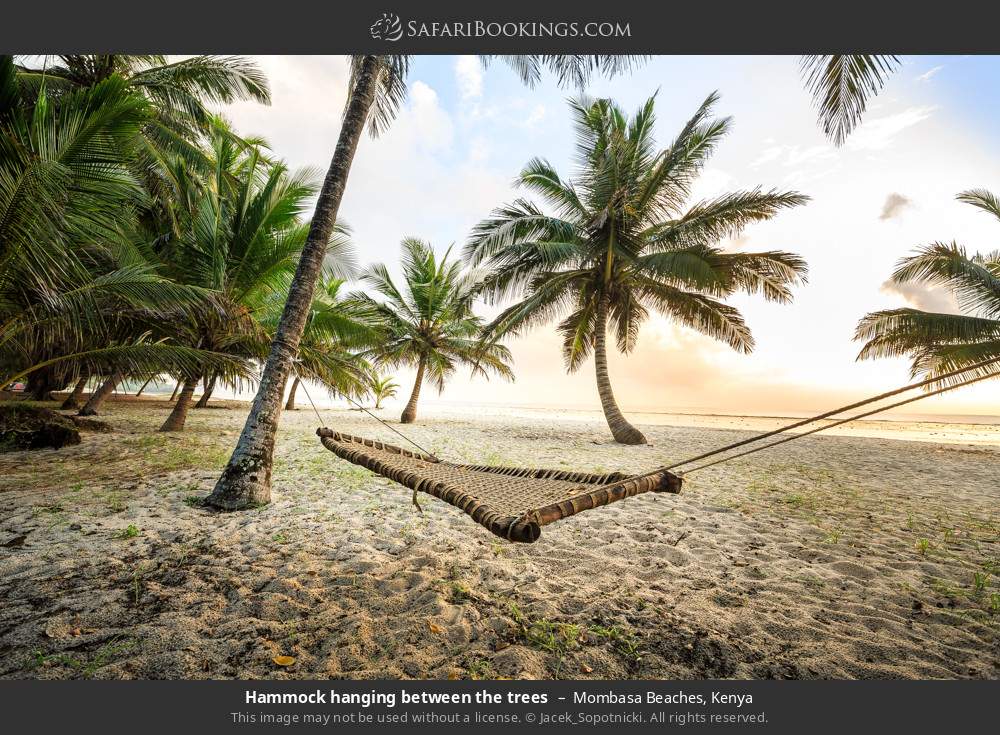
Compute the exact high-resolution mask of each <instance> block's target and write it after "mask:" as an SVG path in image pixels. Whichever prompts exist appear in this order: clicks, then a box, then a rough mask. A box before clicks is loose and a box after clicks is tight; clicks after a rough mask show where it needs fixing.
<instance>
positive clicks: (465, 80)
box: [455, 56, 483, 100]
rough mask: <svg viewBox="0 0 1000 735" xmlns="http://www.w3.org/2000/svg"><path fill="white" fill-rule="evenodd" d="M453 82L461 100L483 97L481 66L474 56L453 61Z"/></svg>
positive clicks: (460, 57)
mask: <svg viewBox="0 0 1000 735" xmlns="http://www.w3.org/2000/svg"><path fill="white" fill-rule="evenodd" d="M455 82H456V83H457V84H458V94H459V96H461V98H462V99H463V100H471V99H478V98H479V97H482V96H483V65H482V64H481V63H480V61H479V59H478V58H476V57H475V56H459V57H458V58H457V59H456V60H455Z"/></svg>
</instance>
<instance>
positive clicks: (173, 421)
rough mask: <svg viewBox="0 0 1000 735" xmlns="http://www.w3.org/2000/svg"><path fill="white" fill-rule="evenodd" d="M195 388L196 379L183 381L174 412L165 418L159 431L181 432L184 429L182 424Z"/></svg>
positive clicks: (185, 418) (185, 419) (196, 384)
mask: <svg viewBox="0 0 1000 735" xmlns="http://www.w3.org/2000/svg"><path fill="white" fill-rule="evenodd" d="M197 386H198V379H197V378H195V379H193V380H185V381H184V389H183V390H182V391H181V394H180V395H179V396H178V397H177V403H176V404H174V410H173V411H171V412H170V415H169V416H167V420H166V421H164V422H163V426H161V427H160V431H181V430H182V429H183V428H184V422H185V421H187V415H188V409H189V408H191V399H192V398H193V397H194V389H195V388H196V387H197Z"/></svg>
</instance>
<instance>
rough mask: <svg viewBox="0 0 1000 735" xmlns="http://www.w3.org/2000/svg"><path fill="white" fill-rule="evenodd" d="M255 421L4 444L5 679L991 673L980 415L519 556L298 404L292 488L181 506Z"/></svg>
mask: <svg viewBox="0 0 1000 735" xmlns="http://www.w3.org/2000/svg"><path fill="white" fill-rule="evenodd" d="M244 410H245V409H244V408H243V407H239V408H238V409H236V410H230V409H209V410H202V411H192V414H191V420H190V422H189V426H188V430H187V431H186V432H185V433H184V434H183V435H162V434H156V433H155V432H154V429H155V427H156V426H158V425H159V423H161V422H162V420H163V417H164V412H165V411H166V407H165V405H163V404H162V403H157V404H153V403H133V404H112V405H111V406H110V408H109V412H108V416H107V417H106V418H107V420H109V421H110V422H111V423H112V424H114V426H115V427H116V431H115V433H112V434H107V435H100V434H87V435H86V436H85V437H84V442H83V444H81V445H80V446H78V447H72V448H68V449H64V450H59V451H52V450H45V451H39V452H33V453H30V454H29V453H16V454H7V455H0V545H2V544H5V543H11V542H12V541H13V543H14V544H15V545H11V546H6V547H0V599H2V600H3V604H2V606H0V676H3V677H8V678H9V677H15V678H19V677H42V678H66V677H83V676H92V677H100V678H120V677H125V678H142V677H170V678H182V677H183V678H202V677H264V678H267V677H274V678H283V677H302V678H314V677H349V678H367V677H436V678H447V677H532V678H549V677H565V678H591V677H592V678H676V677H680V678H685V677H696V678H697V677H711V678H714V677H793V678H811V677H837V678H852V677H935V678H937V677H940V678H963V677H985V678H998V677H1000V643H998V631H1000V625H998V623H1000V586H998V575H1000V518H998V502H997V501H998V497H1000V464H998V458H1000V457H998V455H1000V441H998V440H997V437H996V434H992V439H991V437H990V431H986V432H985V436H984V435H983V434H984V431H983V429H982V427H972V426H969V427H955V426H954V425H952V426H948V427H944V428H941V427H934V426H928V425H920V424H912V423H911V424H907V423H899V422H881V423H880V424H879V425H878V427H877V433H876V434H875V436H874V437H873V436H872V432H871V428H872V427H868V429H869V433H868V434H866V435H865V438H861V437H859V436H833V437H824V436H823V435H819V436H816V437H808V438H805V439H802V440H800V441H795V442H792V443H790V444H788V445H787V446H785V447H782V448H781V449H779V450H775V451H774V452H764V453H760V454H757V455H754V456H753V457H751V458H748V459H746V460H742V461H739V462H736V463H731V464H725V465H722V466H720V467H718V468H713V469H710V470H706V471H705V472H703V473H699V474H695V475H693V476H692V477H691V478H690V480H689V482H688V483H687V484H686V487H685V491H684V493H683V494H681V495H680V496H674V495H658V496H652V495H645V496H641V497H638V498H634V499H630V500H628V501H625V502H623V503H618V504H616V505H613V506H611V507H609V508H605V509H601V510H596V511H591V512H587V513H583V514H580V515H578V516H576V517H574V518H571V519H567V520H564V521H561V522H559V523H556V524H554V525H551V526H547V527H545V528H544V529H543V533H542V537H541V539H540V540H539V541H538V542H537V543H535V544H533V545H518V544H511V543H508V542H506V541H502V540H500V539H497V538H495V537H493V536H492V535H491V534H490V533H488V532H487V531H485V530H484V529H482V528H481V527H480V526H478V525H476V524H475V523H473V522H471V521H470V520H469V519H468V518H467V517H466V516H465V515H464V514H463V513H462V512H461V511H459V510H457V509H455V508H452V507H451V506H448V505H446V504H444V503H442V502H440V501H436V500H434V499H432V498H429V497H426V496H424V501H423V506H424V510H425V512H424V514H423V515H420V514H417V513H416V512H415V510H414V508H413V506H412V505H411V504H410V493H409V491H408V490H405V489H402V488H399V487H398V486H396V485H393V484H392V483H390V482H388V481H386V480H384V479H382V478H379V477H376V476H374V475H372V474H371V473H369V472H367V471H365V470H363V469H361V468H358V467H355V466H353V465H350V464H347V463H345V462H343V461H341V460H338V459H337V458H336V457H334V456H333V455H332V454H330V453H329V452H327V451H326V450H325V449H323V448H322V447H321V445H320V444H319V443H318V441H317V440H316V438H315V436H314V435H313V433H312V432H313V429H314V428H315V423H316V421H315V417H314V416H313V415H312V413H311V411H306V410H299V411H296V412H292V413H288V414H286V415H285V417H284V418H283V420H282V427H283V429H282V433H281V436H280V446H279V452H278V459H277V467H276V471H275V492H274V502H273V503H271V504H270V505H269V506H267V507H265V508H263V509H260V510H255V511H249V512H243V513H233V514H216V513H212V512H209V511H206V510H204V509H201V508H199V507H196V506H193V505H190V504H188V503H187V502H185V498H189V497H194V496H199V495H201V496H203V495H205V494H206V493H207V492H208V491H209V490H210V489H211V487H212V484H213V481H214V478H215V477H216V476H217V468H218V467H219V466H220V463H221V462H222V461H223V460H224V458H225V455H226V453H227V451H228V449H229V448H230V447H231V446H232V444H233V442H234V440H235V436H236V433H237V432H238V430H239V428H240V427H241V426H242V420H243V416H244V413H243V411H244ZM424 410H425V415H428V416H433V414H431V413H430V411H429V410H428V409H426V408H425V409H424ZM326 413H327V416H329V417H330V419H331V420H332V421H335V422H336V425H337V427H338V428H342V429H343V430H345V431H349V432H352V433H363V434H365V435H370V436H374V437H377V438H381V439H384V440H386V441H392V442H393V443H398V441H399V440H398V438H396V437H394V436H393V435H392V434H391V433H390V432H388V431H387V430H385V429H383V428H381V427H379V426H378V425H377V424H375V423H374V422H373V421H371V420H370V419H366V418H365V417H364V416H362V415H360V414H358V413H357V412H348V411H339V412H338V411H327V412H326ZM445 414H447V415H445ZM385 415H386V417H387V418H389V417H390V415H391V414H390V413H389V412H386V413H385ZM332 421H331V422H332ZM768 421H769V420H768V419H739V418H738V417H737V418H736V419H733V418H729V419H726V420H725V422H724V421H722V419H721V418H719V417H711V418H704V417H701V418H698V417H696V418H694V419H693V418H691V417H687V418H680V419H677V420H676V423H677V424H678V425H676V426H670V425H656V426H643V429H644V430H645V431H646V433H647V435H648V436H649V437H650V439H651V441H652V442H653V445H652V446H646V447H622V446H619V445H615V444H613V443H611V442H610V441H609V436H608V433H607V430H606V428H605V427H604V426H603V425H602V424H601V423H600V422H599V421H595V420H581V419H580V418H579V417H573V418H567V417H562V418H559V417H553V418H546V417H545V416H544V415H542V416H524V415H521V416H494V417H491V416H479V417H475V418H473V417H468V416H467V417H462V416H457V415H452V414H451V413H448V412H440V413H439V415H438V416H436V417H432V418H430V419H425V420H421V421H420V422H419V423H418V424H416V425H414V426H411V427H407V428H406V431H407V433H409V434H410V435H411V436H413V437H414V439H416V440H417V441H418V442H419V443H420V444H422V445H424V446H426V447H428V448H429V449H431V450H432V451H434V452H436V453H438V454H439V455H441V456H444V457H447V458H450V459H456V460H460V461H473V460H474V461H476V462H485V463H496V464H522V465H533V466H552V467H573V468H578V469H586V470H610V469H624V470H639V469H646V468H649V467H651V466H655V465H657V464H661V463H664V462H668V461H670V460H673V459H677V458H680V457H683V456H688V455H691V454H695V453H698V452H699V451H702V450H704V449H706V448H709V447H712V446H716V445H719V444H723V443H726V442H729V441H732V440H734V439H736V438H740V437H742V436H746V435H747V433H746V431H745V429H754V430H759V429H761V428H766V427H765V426H764V425H762V422H763V423H765V424H766V422H768ZM726 422H728V423H726ZM734 425H735V426H739V427H740V428H742V429H744V430H743V431H740V430H735V429H734V428H733V426H734ZM722 427H728V428H722ZM934 432H939V433H940V432H947V433H948V436H947V437H946V439H945V441H947V442H950V443H942V442H941V438H942V437H940V436H936V435H935V434H934ZM963 432H965V433H963ZM891 437H904V438H908V439H916V438H919V439H921V441H899V440H897V439H893V438H891ZM192 467H193V469H192ZM130 525H133V526H134V527H135V528H136V529H137V530H138V531H139V535H138V536H135V537H133V538H126V537H125V536H126V535H127V534H126V533H123V532H124V531H125V530H126V529H127V528H128V527H129V526H130ZM21 536H25V538H24V539H23V542H22V543H20V545H17V544H18V539H19V538H20V537H21ZM977 574H979V575H980V576H979V577H978V578H977V577H976V575H977ZM977 579H978V580H979V587H984V588H983V589H977V582H976V580H977ZM984 585H985V586H984ZM994 607H995V608H996V609H994ZM278 654H285V655H290V656H294V657H295V663H294V664H293V665H292V666H290V667H287V668H282V667H279V666H277V665H275V663H274V662H273V661H272V657H273V656H275V655H278Z"/></svg>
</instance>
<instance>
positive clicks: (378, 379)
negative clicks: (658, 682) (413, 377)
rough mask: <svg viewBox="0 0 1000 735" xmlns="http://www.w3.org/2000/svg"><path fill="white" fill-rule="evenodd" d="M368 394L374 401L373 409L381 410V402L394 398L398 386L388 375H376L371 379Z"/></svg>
mask: <svg viewBox="0 0 1000 735" xmlns="http://www.w3.org/2000/svg"><path fill="white" fill-rule="evenodd" d="M368 390H369V393H371V396H372V398H374V399H375V409H376V410H378V409H380V408H382V401H384V400H385V399H387V398H395V397H396V391H397V390H399V385H398V384H397V383H396V382H395V381H394V380H393V379H392V378H391V377H389V376H388V375H376V376H374V377H373V378H372V379H371V386H370V387H369V389H368Z"/></svg>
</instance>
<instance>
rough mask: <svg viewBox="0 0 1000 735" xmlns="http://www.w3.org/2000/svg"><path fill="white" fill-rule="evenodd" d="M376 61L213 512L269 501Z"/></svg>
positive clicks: (362, 70)
mask: <svg viewBox="0 0 1000 735" xmlns="http://www.w3.org/2000/svg"><path fill="white" fill-rule="evenodd" d="M381 64H382V62H381V61H380V60H379V58H378V57H377V56H365V57H364V58H363V59H362V60H361V63H360V64H359V67H358V73H357V76H356V77H355V80H354V88H353V89H352V90H351V93H350V98H349V100H348V103H347V109H346V110H345V112H344V121H343V123H342V124H341V126H340V136H339V138H338V140H337V148H336V149H335V150H334V153H333V159H332V160H331V161H330V168H329V170H328V171H327V172H326V178H325V179H324V180H323V188H322V189H321V190H320V194H319V198H318V199H317V201H316V211H315V213H314V214H313V218H312V223H311V225H310V227H309V236H308V238H307V239H306V244H305V247H304V248H303V249H302V254H301V256H300V257H299V263H298V266H297V268H296V270H295V277H294V278H293V279H292V284H291V287H290V288H289V290H288V299H287V300H286V302H285V309H284V311H283V312H282V314H281V321H280V322H279V323H278V328H277V330H276V332H275V335H274V341H273V342H272V343H271V352H270V354H269V355H268V357H267V362H266V363H265V364H264V370H263V373H262V374H261V379H260V385H259V387H258V388H257V395H256V396H255V397H254V400H253V405H252V406H251V408H250V415H249V416H247V420H246V423H245V424H244V426H243V433H242V434H240V439H239V442H238V443H237V444H236V450H235V451H234V452H233V456H232V457H230V458H229V463H228V464H227V465H226V469H225V470H223V472H222V476H221V477H220V478H219V481H218V482H217V483H216V485H215V488H214V489H213V490H212V494H211V495H209V496H208V499H207V502H208V503H209V504H211V505H213V506H215V507H217V508H223V509H226V510H238V509H241V508H248V507H252V506H255V505H258V504H260V503H269V502H270V501H271V465H272V463H273V460H274V438H275V435H276V434H277V431H278V420H279V419H280V418H281V399H282V397H283V394H284V392H285V383H286V382H287V380H288V373H289V370H290V369H291V365H292V360H293V359H294V357H295V354H296V353H297V352H298V348H299V340H300V339H302V330H303V329H304V328H305V325H306V318H307V317H308V315H309V308H310V306H311V305H312V299H313V292H314V291H315V290H316V281H317V280H318V279H319V276H320V272H321V270H322V267H323V258H324V256H325V255H326V248H327V242H328V241H329V239H330V235H331V234H332V233H333V226H334V224H335V223H336V221H337V211H338V210H339V209H340V201H341V199H343V196H344V188H345V187H346V186H347V177H348V174H350V171H351V163H352V162H353V161H354V154H355V152H356V151H357V148H358V141H359V140H361V134H362V132H364V127H365V122H366V121H367V120H368V113H369V111H370V110H371V106H372V102H373V101H374V99H375V84H376V76H377V74H378V73H379V71H380V67H381Z"/></svg>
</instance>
